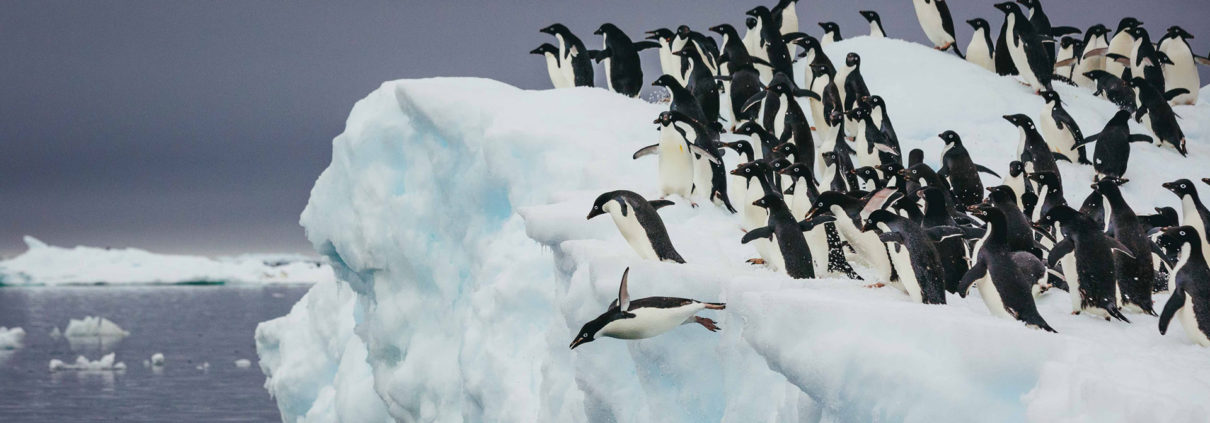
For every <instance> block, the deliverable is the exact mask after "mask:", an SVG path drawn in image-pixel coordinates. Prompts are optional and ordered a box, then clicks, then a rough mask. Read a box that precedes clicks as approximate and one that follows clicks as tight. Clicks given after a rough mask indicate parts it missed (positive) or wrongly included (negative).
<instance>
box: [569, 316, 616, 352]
mask: <svg viewBox="0 0 1210 423" xmlns="http://www.w3.org/2000/svg"><path fill="white" fill-rule="evenodd" d="M611 311H612V309H611ZM611 314H613V313H610V312H605V314H602V315H600V316H599V317H597V318H595V319H592V320H591V321H589V322H588V323H585V324H584V327H582V328H580V333H579V334H577V335H576V338H575V339H573V340H572V341H571V346H570V348H571V349H573V350H574V349H576V347H578V346H580V345H584V344H587V343H589V342H592V341H595V340H597V339H596V336H597V332H600V331H601V329H602V328H604V327H605V325H607V324H609V322H612V321H614V320H617V319H616V317H614V316H611Z"/></svg>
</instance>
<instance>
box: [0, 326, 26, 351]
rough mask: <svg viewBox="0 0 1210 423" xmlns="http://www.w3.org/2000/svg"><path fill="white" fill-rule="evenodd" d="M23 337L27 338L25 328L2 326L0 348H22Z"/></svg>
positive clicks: (0, 328) (0, 327)
mask: <svg viewBox="0 0 1210 423" xmlns="http://www.w3.org/2000/svg"><path fill="white" fill-rule="evenodd" d="M23 339H25V329H21V328H6V327H4V326H0V350H15V349H17V348H21V341H22V340H23Z"/></svg>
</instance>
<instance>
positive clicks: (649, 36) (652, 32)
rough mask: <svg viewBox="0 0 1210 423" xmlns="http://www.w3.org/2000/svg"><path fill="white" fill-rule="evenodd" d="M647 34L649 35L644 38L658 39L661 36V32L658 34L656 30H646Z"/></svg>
mask: <svg viewBox="0 0 1210 423" xmlns="http://www.w3.org/2000/svg"><path fill="white" fill-rule="evenodd" d="M646 34H647V36H646V37H643V39H646V40H658V39H659V38H660V35H659V34H656V33H655V31H647V32H646Z"/></svg>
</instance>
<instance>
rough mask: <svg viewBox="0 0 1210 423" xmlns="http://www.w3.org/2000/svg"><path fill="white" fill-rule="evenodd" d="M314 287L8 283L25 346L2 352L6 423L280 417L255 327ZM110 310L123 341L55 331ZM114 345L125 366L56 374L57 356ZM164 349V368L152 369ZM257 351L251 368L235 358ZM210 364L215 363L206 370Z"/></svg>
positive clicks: (11, 312)
mask: <svg viewBox="0 0 1210 423" xmlns="http://www.w3.org/2000/svg"><path fill="white" fill-rule="evenodd" d="M308 288H309V285H274V286H164V287H147V286H143V287H115V286H105V287H70V288H51V287H32V288H20V287H3V288H0V326H7V327H14V326H18V327H22V328H24V329H25V331H26V336H25V342H24V347H23V348H21V349H17V350H15V351H0V422H110V421H121V422H165V421H174V422H276V421H281V417H280V416H279V414H278V412H277V407H276V405H275V404H274V402H273V400H272V399H271V398H269V394H268V393H267V392H265V390H264V388H263V387H262V385H263V384H264V380H265V377H264V375H263V374H261V372H260V369H259V367H258V365H257V357H256V348H255V344H254V341H253V331H254V330H255V329H256V325H257V323H259V322H261V321H264V320H269V319H272V318H274V317H278V316H282V315H284V314H286V313H287V312H288V311H289V310H290V307H291V306H292V305H293V304H294V303H295V302H297V301H298V299H299V298H301V297H302V295H303V294H304V293H306V290H307V289H308ZM90 315H92V316H102V317H105V318H108V319H110V320H112V321H114V322H115V323H117V324H118V325H119V326H121V327H122V328H123V329H125V330H126V331H128V332H130V336H128V337H126V338H124V339H122V340H121V341H119V342H107V341H103V340H98V339H91V340H84V341H80V340H74V342H68V340H67V339H64V338H59V339H54V338H52V337H51V336H50V333H51V331H52V330H53V329H54V328H55V327H58V328H59V329H60V330H62V329H63V328H64V327H65V326H66V325H67V322H68V319H71V318H76V319H79V318H82V317H84V316H90ZM109 352H114V353H115V354H116V360H117V361H121V362H124V363H126V366H127V368H126V370H125V371H103V372H76V371H58V372H51V371H50V370H49V367H48V363H49V362H50V360H51V359H59V360H63V361H65V362H68V363H71V362H74V361H75V359H76V356H78V355H83V356H85V357H87V358H88V359H90V360H96V359H98V358H100V357H101V356H102V355H104V354H107V353H109ZM157 352H159V353H163V354H164V356H165V361H166V364H165V365H164V366H163V367H162V368H159V369H157V368H154V367H144V365H143V361H144V360H149V359H150V358H151V355H152V354H155V353H157ZM239 359H247V360H250V361H251V362H252V366H251V367H248V368H239V367H237V366H236V365H235V361H236V360H239ZM204 363H209V367H208V368H201V369H199V366H203V365H204Z"/></svg>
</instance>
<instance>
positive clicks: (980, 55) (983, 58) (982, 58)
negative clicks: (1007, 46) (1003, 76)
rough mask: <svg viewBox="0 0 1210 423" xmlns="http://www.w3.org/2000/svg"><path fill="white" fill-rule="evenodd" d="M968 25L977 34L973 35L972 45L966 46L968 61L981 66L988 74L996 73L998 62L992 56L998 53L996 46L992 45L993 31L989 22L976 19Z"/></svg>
mask: <svg viewBox="0 0 1210 423" xmlns="http://www.w3.org/2000/svg"><path fill="white" fill-rule="evenodd" d="M966 23H968V24H970V26H971V28H974V29H975V33H974V34H972V35H971V42H970V44H967V45H966V61H968V62H971V63H974V64H976V65H979V67H981V68H983V69H987V71H988V72H995V71H996V61H995V59H994V58H993V56H992V55H993V54H994V53H995V51H996V46H995V45H993V44H992V34H991V29H990V28H989V27H988V25H987V21H986V20H984V19H983V18H975V19H971V20H968V21H966Z"/></svg>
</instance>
